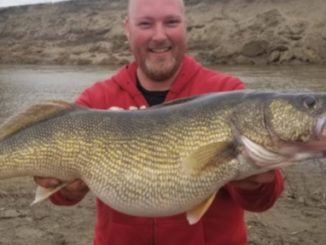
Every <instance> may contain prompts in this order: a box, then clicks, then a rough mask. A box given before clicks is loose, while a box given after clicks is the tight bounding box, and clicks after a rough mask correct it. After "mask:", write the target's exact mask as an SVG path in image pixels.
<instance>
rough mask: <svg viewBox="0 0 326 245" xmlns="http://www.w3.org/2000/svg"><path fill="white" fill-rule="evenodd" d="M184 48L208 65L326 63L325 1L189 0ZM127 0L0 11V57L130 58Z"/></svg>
mask: <svg viewBox="0 0 326 245" xmlns="http://www.w3.org/2000/svg"><path fill="white" fill-rule="evenodd" d="M186 3H187V12H188V31H189V36H188V37H189V52H190V53H191V54H192V55H194V56H196V57H197V58H198V59H199V60H200V61H201V62H203V63H206V64H211V65H213V64H298V63H309V64H310V63H313V64H324V63H326V27H325V25H324V23H326V15H325V12H326V2H325V1H323V0H312V1H305V0H285V1H281V0H223V1H211V0H204V1H196V0H188V1H186ZM125 8H126V1H117V0H113V1H105V0H93V1H90V0H78V1H77V0H76V1H71V2H61V3H57V4H52V5H36V6H35V5H34V6H24V7H15V8H5V9H0V63H3V64H13V63H14V64H79V65H84V64H101V65H112V64H114V65H117V64H123V63H126V62H128V60H130V59H131V56H130V52H129V48H128V45H127V42H126V38H125V36H124V33H123V29H122V24H123V20H124V16H125Z"/></svg>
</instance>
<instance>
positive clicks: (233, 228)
mask: <svg viewBox="0 0 326 245" xmlns="http://www.w3.org/2000/svg"><path fill="white" fill-rule="evenodd" d="M124 27H125V32H126V36H127V38H128V41H129V45H130V49H131V51H132V53H133V55H134V57H135V61H134V62H132V63H130V64H128V65H126V66H124V67H122V68H121V69H120V70H119V71H118V72H117V74H115V75H114V76H112V77H111V78H109V79H107V80H105V81H101V82H98V83H96V84H94V85H92V86H91V87H90V88H88V89H86V90H85V91H84V92H83V93H82V94H81V95H80V96H79V98H78V99H77V101H76V103H77V104H80V105H84V106H87V107H90V108H98V109H109V108H111V107H121V108H124V109H129V108H130V107H137V108H142V107H149V106H152V105H156V104H160V103H163V102H164V101H169V100H173V99H177V98H183V97H187V96H192V95H198V94H203V93H208V92H218V91H229V90H237V89H243V88H244V84H243V83H242V82H241V81H240V80H239V79H237V78H235V77H232V76H230V75H226V74H223V73H220V72H218V71H213V70H210V69H207V68H205V67H203V66H201V65H200V64H198V63H197V62H196V61H195V60H194V59H193V58H191V57H190V56H188V55H186V54H185V53H186V20H185V8H184V3H183V1H182V0H130V1H129V5H128V16H127V18H126V21H125V26H124ZM35 180H36V182H37V183H38V184H39V185H41V186H44V187H54V186H57V185H59V184H60V181H59V180H56V179H51V178H39V177H35ZM108 188H110V187H108ZM282 190H283V180H282V176H281V174H280V172H279V171H272V172H268V173H264V174H261V175H257V176H252V177H250V178H248V179H245V180H241V181H237V182H233V183H229V184H228V185H226V186H225V187H224V188H222V189H221V190H220V191H219V192H218V194H217V195H216V198H215V200H214V201H213V203H212V205H211V206H210V208H209V209H208V211H207V212H206V214H205V215H204V216H203V217H202V219H201V220H200V221H199V222H198V223H196V224H195V225H189V224H188V222H187V220H186V216H185V214H179V215H176V216H171V217H160V218H146V217H133V216H128V215H125V214H122V213H119V212H117V211H115V210H113V209H111V208H110V207H108V206H107V205H105V204H104V203H103V202H102V201H101V200H99V199H98V200H97V221H96V227H95V233H94V244H95V245H104V244H112V245H130V244H133V245H153V244H164V245H180V244H185V245H191V244H196V245H204V244H205V245H213V244H223V245H224V244H231V245H233V244H234V245H235V244H237V245H239V244H246V243H247V231H246V227H245V222H244V210H250V211H264V210H266V209H268V208H270V207H271V206H272V205H273V204H274V202H275V201H276V199H277V198H278V197H279V195H280V193H281V192H282ZM87 192H88V188H87V186H86V185H85V184H84V183H83V182H82V181H81V180H76V181H74V182H73V183H71V184H69V185H68V186H67V187H66V188H64V189H61V190H60V192H57V193H56V194H54V195H53V196H52V197H51V200H52V202H54V203H56V204H58V205H74V204H76V203H78V202H79V201H80V200H82V198H83V197H84V196H85V195H86V193H87Z"/></svg>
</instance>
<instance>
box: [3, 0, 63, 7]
mask: <svg viewBox="0 0 326 245" xmlns="http://www.w3.org/2000/svg"><path fill="white" fill-rule="evenodd" d="M61 1H67V0H0V8H1V7H8V6H17V5H26V4H36V3H54V2H61Z"/></svg>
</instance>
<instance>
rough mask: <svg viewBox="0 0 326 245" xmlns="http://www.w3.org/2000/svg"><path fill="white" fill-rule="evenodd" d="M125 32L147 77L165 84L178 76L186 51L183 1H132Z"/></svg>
mask: <svg viewBox="0 0 326 245" xmlns="http://www.w3.org/2000/svg"><path fill="white" fill-rule="evenodd" d="M125 31H126V34H127V37H128V41H129V45H130V48H131V50H132V52H133V54H134V56H135V59H136V61H137V62H138V64H139V67H140V69H141V70H142V71H143V73H145V75H146V76H147V77H149V78H150V79H152V80H154V81H164V80H167V79H169V78H171V77H172V76H173V75H174V74H175V73H176V72H177V70H178V68H179V67H180V65H181V62H182V58H183V56H184V53H185V51H186V23H185V16H184V9H183V5H182V2H181V0H131V2H130V6H129V14H128V18H127V19H126V23H125Z"/></svg>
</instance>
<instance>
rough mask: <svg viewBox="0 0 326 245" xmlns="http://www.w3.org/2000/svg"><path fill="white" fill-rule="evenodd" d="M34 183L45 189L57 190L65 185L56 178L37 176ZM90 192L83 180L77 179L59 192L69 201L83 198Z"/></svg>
mask: <svg viewBox="0 0 326 245" xmlns="http://www.w3.org/2000/svg"><path fill="white" fill-rule="evenodd" d="M34 181H35V183H36V184H37V185H40V186H42V187H45V188H55V187H57V186H59V185H61V184H62V183H63V182H62V181H60V180H58V179H55V178H48V177H39V176H35V177H34ZM88 190H89V188H88V187H87V185H86V184H85V183H84V182H83V181H82V180H80V179H76V180H74V181H72V182H71V183H69V184H68V185H66V186H65V187H64V188H62V189H61V190H60V191H59V192H60V194H61V195H62V196H63V197H65V198H67V199H70V200H77V199H81V198H83V197H84V196H85V195H86V193H87V192H88Z"/></svg>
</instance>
